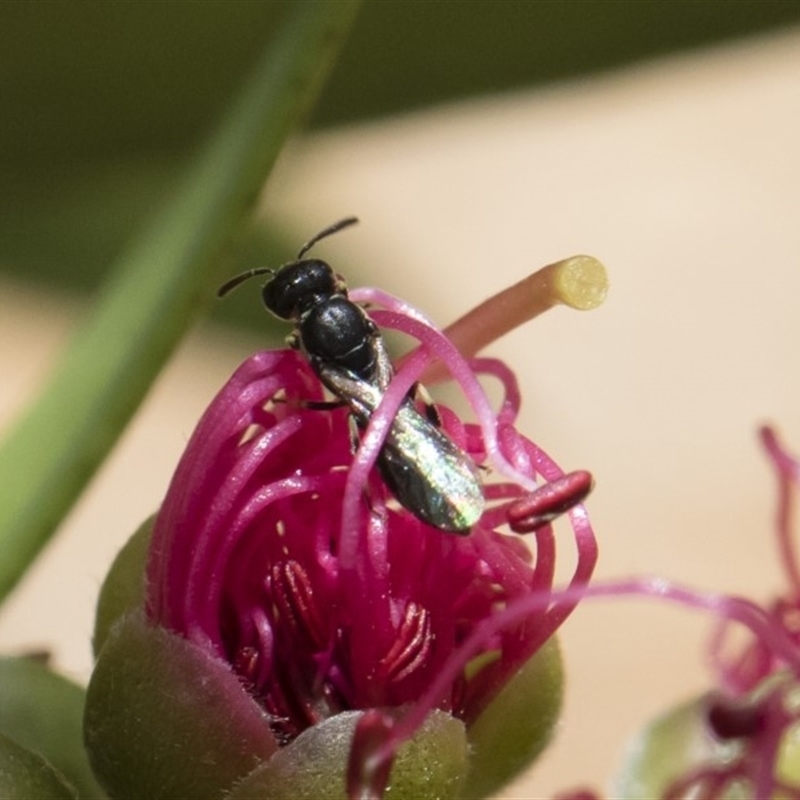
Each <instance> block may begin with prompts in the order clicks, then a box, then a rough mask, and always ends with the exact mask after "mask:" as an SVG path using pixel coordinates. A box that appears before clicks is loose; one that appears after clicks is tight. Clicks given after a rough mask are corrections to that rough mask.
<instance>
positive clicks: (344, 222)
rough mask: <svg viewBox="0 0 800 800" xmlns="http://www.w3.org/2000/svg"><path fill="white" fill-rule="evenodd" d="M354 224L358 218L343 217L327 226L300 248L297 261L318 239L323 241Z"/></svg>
mask: <svg viewBox="0 0 800 800" xmlns="http://www.w3.org/2000/svg"><path fill="white" fill-rule="evenodd" d="M356 222H358V217H345V218H344V219H340V220H339V221H338V222H334V223H333V225H328V227H327V228H324V229H323V230H321V231H320V232H319V233H318V234H317V235H316V236H314V237H312V238H311V239H309V240H308V241H307V242H306V243H305V244H304V245H303V246H302V247H301V248H300V252H299V253H298V254H297V260H298V261H299V260H300V259H301V258H302V257H303V256H304V255H305V254H306V253H307V252H308V251H309V250H310V249H311V248H312V247H313V246H314V245H315V244H316V243H317V242H318V241H319V240H320V239H324V238H325V237H326V236H330V235H331V234H332V233H336V232H337V231H340V230H342V228H349V227H350V226H351V225H355V224H356Z"/></svg>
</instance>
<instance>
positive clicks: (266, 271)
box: [217, 267, 275, 297]
mask: <svg viewBox="0 0 800 800" xmlns="http://www.w3.org/2000/svg"><path fill="white" fill-rule="evenodd" d="M274 274H275V270H274V269H272V268H271V267H254V268H253V269H248V270H247V271H246V272H241V273H239V274H238V275H235V276H234V277H233V278H231V279H230V280H229V281H225V283H223V284H222V286H220V287H219V289H217V297H224V296H225V295H226V294H228V292H229V291H230V290H231V289H235V288H236V287H237V286H238V285H239V284H240V283H244V282H245V281H247V280H250V278H254V277H255V276H256V275H274Z"/></svg>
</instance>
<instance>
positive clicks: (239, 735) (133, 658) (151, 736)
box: [84, 614, 277, 800]
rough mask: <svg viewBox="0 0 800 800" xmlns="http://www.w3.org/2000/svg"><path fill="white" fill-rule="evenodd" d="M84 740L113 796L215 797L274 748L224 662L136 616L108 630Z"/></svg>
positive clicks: (89, 702)
mask: <svg viewBox="0 0 800 800" xmlns="http://www.w3.org/2000/svg"><path fill="white" fill-rule="evenodd" d="M84 736H85V740H86V748H87V750H88V752H89V758H90V760H91V763H92V766H93V768H94V771H95V774H96V775H97V777H98V779H99V780H100V781H101V783H102V784H103V786H105V787H106V789H107V790H108V792H109V794H110V795H111V796H112V797H115V798H126V797H128V798H148V800H159V798H176V799H179V800H193V798H197V800H213V798H215V797H221V796H222V794H223V792H224V791H225V790H227V789H228V788H230V786H231V785H232V784H233V783H234V782H235V781H237V780H238V779H241V778H243V777H244V776H246V775H247V774H249V773H250V772H251V771H252V770H253V769H254V768H255V767H256V766H257V765H258V764H260V763H261V762H262V761H263V760H264V759H266V758H269V756H270V755H272V753H273V752H274V751H275V749H276V747H277V745H276V743H275V740H274V737H273V735H272V732H271V730H270V728H269V724H268V722H267V719H266V716H265V714H264V712H263V710H262V709H261V708H260V706H258V705H257V704H256V702H255V701H254V700H253V698H252V697H251V696H250V695H249V694H248V693H247V691H246V690H245V688H244V687H243V686H242V684H241V681H240V680H239V678H238V677H237V676H236V675H235V674H234V673H233V671H232V670H231V667H230V665H229V664H227V663H226V662H224V661H222V660H220V659H218V658H215V657H214V656H213V655H211V654H210V653H208V652H207V651H206V650H204V649H201V648H200V647H197V646H196V645H194V644H192V643H191V642H188V641H187V640H186V639H183V638H182V637H180V636H177V635H175V634H173V633H170V632H168V631H166V630H163V629H161V628H155V627H152V626H151V625H149V624H147V623H146V622H145V621H144V619H143V617H142V615H141V614H132V615H130V616H128V617H125V618H124V619H122V620H120V621H118V623H117V624H116V625H115V626H113V627H112V629H111V632H110V633H109V635H108V637H107V639H106V641H105V644H104V645H103V648H102V650H101V651H100V654H99V657H98V659H97V664H96V666H95V669H94V672H93V673H92V678H91V680H90V681H89V688H88V689H87V695H86V714H85V718H84Z"/></svg>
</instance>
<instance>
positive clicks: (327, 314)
mask: <svg viewBox="0 0 800 800" xmlns="http://www.w3.org/2000/svg"><path fill="white" fill-rule="evenodd" d="M357 221H358V220H357V219H356V218H355V217H347V218H346V219H343V220H340V221H339V222H336V223H335V224H333V225H330V226H329V227H327V228H325V229H324V230H323V231H320V232H319V233H318V234H317V235H316V236H314V237H313V238H312V239H310V240H309V241H308V242H306V244H304V245H303V246H302V247H301V248H300V251H299V252H298V254H297V258H296V259H295V260H294V261H291V262H289V263H288V264H285V265H284V266H282V267H280V268H279V269H277V270H273V269H270V268H268V267H259V268H257V269H252V270H249V271H247V272H243V273H242V274H241V275H237V276H236V277H235V278H232V279H231V280H229V281H228V282H227V283H225V284H224V285H223V286H222V287H220V289H219V292H218V294H219V296H220V297H221V296H223V295H224V294H227V293H228V292H229V291H230V290H231V289H233V288H234V287H235V286H238V285H239V284H240V283H241V282H242V281H245V280H247V279H249V278H251V277H253V276H255V275H265V274H266V275H271V276H272V277H271V279H270V280H269V281H267V283H266V284H265V285H264V287H263V289H262V299H263V302H264V305H265V306H266V308H267V310H269V311H270V312H271V313H272V314H274V315H275V316H276V317H278V318H280V319H283V320H287V321H290V322H293V323H294V325H295V328H294V331H293V332H292V333H291V334H290V335H289V337H287V341H288V343H289V345H290V346H291V347H293V348H295V349H297V350H300V351H301V352H302V353H303V354H304V355H305V356H306V358H307V359H308V362H309V364H310V365H311V368H312V369H313V370H314V372H315V373H316V374H317V375H318V376H319V378H320V380H321V381H322V383H323V384H324V385H325V386H326V387H327V388H328V389H329V390H330V391H331V392H332V393H333V394H334V395H336V397H338V398H339V399H340V400H341V401H342V402H343V403H345V404H346V405H347V406H348V407H349V408H350V412H351V413H352V415H353V418H354V419H355V422H356V425H357V426H358V427H359V428H360V429H362V430H363V429H364V428H366V426H367V424H368V423H369V420H370V417H371V415H372V414H373V413H374V412H375V410H376V409H377V408H378V405H379V403H380V402H381V398H382V397H383V394H384V392H385V391H386V389H387V388H388V386H389V383H390V382H391V380H392V377H393V376H394V368H393V367H392V363H391V361H390V359H389V355H388V353H387V351H386V347H385V345H384V342H383V337H382V336H381V332H380V330H379V328H378V326H377V325H376V324H375V323H374V322H373V321H372V320H371V319H370V318H369V316H368V315H367V313H366V312H365V311H364V309H363V308H361V306H359V305H357V304H356V303H354V302H352V301H351V300H349V299H348V297H347V284H346V283H345V281H344V278H342V276H341V275H339V274H337V273H336V272H334V271H333V269H332V268H331V267H330V265H329V264H327V263H326V262H325V261H321V260H320V259H316V258H303V256H305V254H306V253H307V252H308V251H309V250H310V249H311V247H313V246H314V245H315V244H316V243H317V242H318V241H319V240H320V239H323V238H325V237H326V236H330V235H331V234H332V233H335V232H336V231H339V230H341V229H342V228H345V227H348V226H349V225H353V224H354V223H356V222H357ZM435 419H436V415H435V410H434V409H432V407H431V413H430V415H427V416H426V415H423V414H421V413H420V412H419V411H418V410H417V408H416V406H415V405H414V403H413V402H412V399H411V398H410V397H409V398H406V400H405V401H404V402H403V404H402V405H401V406H400V408H399V409H398V411H397V414H396V416H395V418H394V420H393V421H392V426H391V428H390V430H389V432H388V434H387V436H386V439H385V441H384V443H383V447H382V448H381V452H380V454H379V456H378V467H379V469H380V471H381V474H382V476H383V479H384V481H385V482H386V484H387V485H388V486H389V488H390V489H391V490H392V492H393V493H394V495H395V497H396V498H397V500H398V501H399V502H400V503H401V504H402V505H403V506H405V507H406V508H407V509H408V510H409V511H411V513H413V514H414V515H415V516H416V517H418V518H419V519H421V520H422V521H423V522H426V523H428V524H429V525H433V526H434V527H436V528H440V529H441V530H443V531H449V532H452V533H461V534H467V533H469V531H470V529H471V528H472V526H473V525H475V523H476V522H477V521H478V519H480V516H481V514H482V513H483V507H484V497H483V490H482V487H481V479H480V474H479V472H478V468H477V467H476V465H475V463H474V462H473V460H472V459H471V458H470V457H469V456H468V455H466V453H464V452H462V451H461V450H460V449H459V448H458V447H456V445H455V444H454V443H453V442H452V441H451V440H450V439H449V438H448V437H447V436H446V435H445V434H444V433H443V432H442V431H441V430H440V429H439V427H438V425H437V424H436V422H435Z"/></svg>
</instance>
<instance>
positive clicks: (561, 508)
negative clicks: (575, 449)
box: [507, 469, 594, 533]
mask: <svg viewBox="0 0 800 800" xmlns="http://www.w3.org/2000/svg"><path fill="white" fill-rule="evenodd" d="M593 486H594V479H593V478H592V475H591V473H590V472H587V471H586V470H582V469H579V470H576V471H575V472H569V473H567V474H566V475H564V477H563V478H559V479H558V480H555V481H551V482H550V483H545V484H544V485H543V486H540V487H539V488H538V489H535V490H534V491H532V492H530V494H526V495H524V496H523V497H521V498H520V499H519V500H517V502H516V503H514V505H512V506H511V507H510V508H509V509H508V514H507V516H508V524H509V526H510V527H511V530H512V531H514V532H515V533H531V532H532V531H535V530H536V529H537V528H541V527H542V525H547V524H548V523H549V522H552V521H553V520H554V519H556V518H557V517H560V516H561V515H562V514H563V513H564V512H566V511H569V510H570V509H571V508H572V507H573V506H576V505H577V504H578V503H580V502H582V501H583V500H585V499H586V497H587V496H588V494H589V492H591V491H592V487H593Z"/></svg>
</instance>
